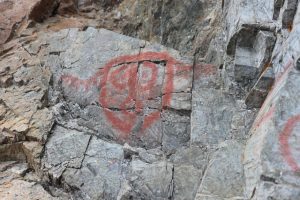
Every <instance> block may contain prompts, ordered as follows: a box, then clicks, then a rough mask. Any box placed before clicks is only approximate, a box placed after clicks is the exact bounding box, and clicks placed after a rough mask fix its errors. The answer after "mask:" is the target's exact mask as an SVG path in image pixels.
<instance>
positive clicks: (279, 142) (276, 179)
mask: <svg viewBox="0 0 300 200" xmlns="http://www.w3.org/2000/svg"><path fill="white" fill-rule="evenodd" d="M298 15H299V12H298ZM296 16H297V15H296ZM291 20H295V24H296V25H297V26H294V28H293V31H292V32H291V33H290V34H287V35H285V36H284V37H280V36H279V38H280V40H278V41H277V44H276V47H275V50H274V53H273V55H274V59H273V68H274V71H275V77H276V79H275V83H274V85H273V87H272V90H271V91H270V93H269V95H268V97H267V99H266V101H265V102H264V105H263V106H262V108H261V110H260V112H259V114H258V117H257V119H256V121H255V122H254V125H253V127H252V129H251V134H252V137H251V138H250V140H249V141H248V142H247V146H246V150H245V154H244V169H245V177H246V188H245V194H246V197H248V198H249V197H252V198H253V199H270V198H275V199H276V198H279V199H292V200H293V199H298V198H299V182H298V179H299V176H298V173H297V172H298V169H299V167H298V166H299V159H298V158H299V157H297V154H298V150H297V147H296V144H297V138H298V135H297V130H298V128H299V127H298V121H299V120H298V115H299V102H298V101H299V95H298V94H299V91H298V90H299V87H298V85H299V72H298V71H297V70H296V69H295V65H296V59H295V58H297V55H298V54H299V42H300V41H299V37H298V36H297V35H298V34H299V26H298V23H297V20H298V22H299V18H297V17H296V18H295V19H291ZM293 58H294V59H293Z"/></svg>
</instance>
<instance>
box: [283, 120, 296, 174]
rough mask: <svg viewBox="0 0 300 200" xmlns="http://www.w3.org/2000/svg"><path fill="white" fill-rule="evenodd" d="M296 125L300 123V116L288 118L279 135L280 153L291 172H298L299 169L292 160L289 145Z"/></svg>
mask: <svg viewBox="0 0 300 200" xmlns="http://www.w3.org/2000/svg"><path fill="white" fill-rule="evenodd" d="M297 123H300V115H296V116H294V117H292V118H290V119H289V120H288V121H287V123H286V124H285V127H284V129H283V131H282V132H281V133H280V135H279V142H280V150H281V153H282V155H283V158H284V159H285V161H286V162H287V163H288V165H289V166H290V167H291V168H292V170H293V171H300V167H299V165H298V164H297V162H296V160H295V159H294V157H293V155H292V152H291V148H290V145H289V138H290V137H291V135H292V132H293V129H294V128H295V126H296V125H297Z"/></svg>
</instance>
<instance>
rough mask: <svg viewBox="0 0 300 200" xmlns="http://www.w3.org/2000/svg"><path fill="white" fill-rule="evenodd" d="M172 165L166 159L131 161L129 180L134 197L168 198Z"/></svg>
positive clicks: (170, 189) (170, 188) (170, 194)
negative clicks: (149, 161)
mask: <svg viewBox="0 0 300 200" xmlns="http://www.w3.org/2000/svg"><path fill="white" fill-rule="evenodd" d="M172 174H173V166H172V164H171V163H168V162H166V161H161V162H156V163H153V164H148V163H144V162H142V161H140V160H133V161H132V162H131V170H130V176H131V178H130V182H131V183H132V187H133V191H136V192H135V193H134V195H135V197H134V198H136V199H168V198H170V197H171V196H172V190H173V180H172V176H173V175H172Z"/></svg>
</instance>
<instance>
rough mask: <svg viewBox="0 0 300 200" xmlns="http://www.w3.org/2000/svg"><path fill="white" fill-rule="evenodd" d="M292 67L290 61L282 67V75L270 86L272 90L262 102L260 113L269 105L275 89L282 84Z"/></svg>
mask: <svg viewBox="0 0 300 200" xmlns="http://www.w3.org/2000/svg"><path fill="white" fill-rule="evenodd" d="M292 66H293V61H292V60H290V61H289V62H288V63H287V64H286V65H285V67H284V71H283V72H282V73H280V74H279V76H278V77H277V78H276V80H275V83H274V85H273V86H272V89H271V90H270V92H269V94H268V96H267V98H266V100H265V101H264V103H263V105H262V107H261V109H260V111H261V112H264V110H265V108H266V106H267V105H268V104H269V103H270V101H271V100H272V99H273V97H274V96H275V95H276V94H277V93H275V92H276V88H277V87H278V86H280V85H279V84H281V83H282V81H283V80H284V78H285V76H286V75H287V74H288V73H289V72H290V71H291V69H292Z"/></svg>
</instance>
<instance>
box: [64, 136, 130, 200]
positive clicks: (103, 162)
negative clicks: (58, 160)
mask: <svg viewBox="0 0 300 200" xmlns="http://www.w3.org/2000/svg"><path fill="white" fill-rule="evenodd" d="M84 156H85V157H84V160H83V161H82V164H81V166H78V167H77V169H76V167H75V168H68V169H67V170H66V171H65V172H64V173H63V175H62V176H63V179H64V182H65V184H67V187H70V189H72V188H75V189H76V190H78V191H76V190H75V191H74V192H75V193H76V192H77V193H78V194H77V195H79V196H80V197H81V198H83V199H99V198H100V199H101V198H103V199H116V197H117V195H118V192H119V190H120V187H121V181H122V176H121V172H122V171H121V170H122V166H121V162H122V159H123V158H124V155H123V149H122V146H120V145H117V144H110V143H108V142H105V141H102V140H99V139H96V138H93V139H92V140H91V142H90V144H89V146H88V149H87V151H86V152H85V154H84Z"/></svg>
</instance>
